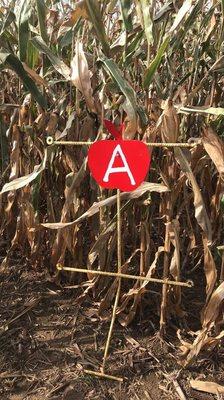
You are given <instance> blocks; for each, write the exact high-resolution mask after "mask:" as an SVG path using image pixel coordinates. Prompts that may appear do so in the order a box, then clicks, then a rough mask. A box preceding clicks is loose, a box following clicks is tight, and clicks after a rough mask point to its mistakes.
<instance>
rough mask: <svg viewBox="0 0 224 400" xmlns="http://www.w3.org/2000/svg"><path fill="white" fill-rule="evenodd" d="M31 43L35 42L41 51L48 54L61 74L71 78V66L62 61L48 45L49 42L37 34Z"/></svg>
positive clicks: (67, 78)
mask: <svg viewBox="0 0 224 400" xmlns="http://www.w3.org/2000/svg"><path fill="white" fill-rule="evenodd" d="M31 43H33V45H34V46H35V47H36V48H37V49H38V50H39V51H40V52H41V53H44V54H46V56H47V57H48V59H49V60H50V62H51V64H52V65H53V67H54V68H55V69H56V71H58V72H59V74H61V75H62V76H64V78H65V79H66V80H70V73H71V71H70V68H69V67H68V66H67V65H66V64H65V63H64V61H62V60H61V59H60V58H59V57H58V56H57V55H56V54H54V53H53V51H52V50H51V49H50V47H48V46H47V44H46V43H45V42H44V41H43V39H42V38H41V37H40V36H35V37H34V38H33V39H31Z"/></svg>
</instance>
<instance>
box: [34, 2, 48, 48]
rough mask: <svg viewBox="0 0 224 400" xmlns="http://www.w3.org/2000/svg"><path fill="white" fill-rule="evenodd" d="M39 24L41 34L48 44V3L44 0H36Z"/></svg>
mask: <svg viewBox="0 0 224 400" xmlns="http://www.w3.org/2000/svg"><path fill="white" fill-rule="evenodd" d="M36 6H37V15H38V24H39V29H40V36H41V37H42V39H43V40H44V42H45V43H46V44H48V34H47V23H46V4H45V2H44V0H36Z"/></svg>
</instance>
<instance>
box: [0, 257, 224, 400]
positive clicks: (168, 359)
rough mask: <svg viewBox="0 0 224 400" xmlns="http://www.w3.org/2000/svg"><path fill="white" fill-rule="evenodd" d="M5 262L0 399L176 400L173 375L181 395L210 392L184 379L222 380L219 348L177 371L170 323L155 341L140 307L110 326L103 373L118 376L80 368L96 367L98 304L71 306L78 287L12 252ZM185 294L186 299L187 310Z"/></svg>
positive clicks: (207, 399)
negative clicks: (126, 323) (128, 320)
mask: <svg viewBox="0 0 224 400" xmlns="http://www.w3.org/2000/svg"><path fill="white" fill-rule="evenodd" d="M10 264H11V266H9V267H7V269H5V270H0V281H1V286H0V299H1V302H0V317H1V319H0V366H1V367H0V399H2V400H44V399H51V400H84V399H86V400H88V399H91V400H103V399H106V400H123V399H125V400H127V399H130V400H132V399H133V400H139V399H141V400H143V399H146V400H147V399H149V400H163V399H167V400H171V399H172V400H176V399H179V398H180V397H179V396H178V394H177V391H176V389H175V386H174V381H175V379H176V380H177V382H178V384H179V385H180V387H181V389H182V390H183V393H184V394H185V397H186V399H189V400H190V399H199V400H211V399H214V398H216V399H217V397H216V396H212V395H209V394H206V393H200V392H198V391H195V390H193V389H191V388H190V385H189V380H190V379H192V378H193V379H195V378H199V379H202V380H203V379H204V380H211V381H213V382H218V383H222V382H224V368H223V355H224V351H223V349H222V348H219V349H218V350H216V351H213V353H212V354H206V355H203V357H202V356H201V357H200V358H198V360H197V361H196V362H195V363H194V364H193V365H192V366H191V367H190V368H188V369H186V370H181V369H180V366H179V365H178V363H177V361H176V359H177V351H176V348H177V344H178V342H177V339H176V335H175V330H174V328H173V329H171V332H168V334H167V337H166V340H164V341H161V340H160V339H159V337H158V333H157V332H158V315H157V316H156V315H153V314H148V315H147V312H145V311H144V312H142V313H141V314H142V315H141V319H140V318H139V319H138V320H137V319H136V320H135V321H134V322H133V323H132V325H131V326H130V327H128V328H124V327H122V326H120V325H119V324H118V323H117V324H116V327H115V332H114V335H113V340H112V344H111V349H110V357H109V359H108V369H107V372H108V373H111V374H114V375H117V376H122V377H123V378H124V383H123V384H121V383H117V382H114V381H110V380H102V379H96V378H93V377H91V376H90V375H86V374H84V373H83V369H84V368H88V369H94V368H95V369H97V368H99V367H100V363H101V360H102V354H103V346H104V344H105V339H106V335H107V332H108V327H109V323H108V322H107V321H103V320H100V319H99V317H98V315H97V307H98V304H97V303H93V301H92V300H91V298H90V297H86V298H85V300H84V302H83V303H82V305H81V306H80V305H78V304H77V297H78V296H80V294H81V293H82V290H83V289H80V287H79V288H72V289H71V288H65V287H62V286H59V285H57V284H56V283H54V282H53V280H52V278H51V277H50V276H49V275H46V273H43V272H40V271H34V270H33V268H32V267H31V266H28V263H27V262H26V260H25V259H24V260H23V259H21V257H19V256H18V258H17V259H16V258H15V257H14V259H12V260H11V263H10ZM64 286H65V285H64ZM194 295H195V292H194ZM199 300H200V298H199ZM192 301H193V299H192V300H189V299H188V301H187V302H186V303H187V304H188V308H189V309H190V307H191V302H192ZM194 301H195V299H194ZM189 316H190V317H189V318H190V319H189V321H187V323H188V324H189V325H190V326H191V327H192V324H193V322H192V321H193V313H192V314H190V313H189ZM172 325H173V327H175V321H174V322H173V324H171V326H172ZM189 325H188V326H189ZM220 398H221V397H219V399H220Z"/></svg>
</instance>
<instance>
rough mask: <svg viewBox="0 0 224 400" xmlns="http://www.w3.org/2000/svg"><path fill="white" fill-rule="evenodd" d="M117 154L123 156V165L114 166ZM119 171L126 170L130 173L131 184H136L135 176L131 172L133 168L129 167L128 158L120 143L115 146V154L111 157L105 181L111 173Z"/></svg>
mask: <svg viewBox="0 0 224 400" xmlns="http://www.w3.org/2000/svg"><path fill="white" fill-rule="evenodd" d="M116 155H120V157H121V159H122V161H123V164H124V166H123V167H113V164H114V159H115V157H116ZM119 172H126V174H128V176H129V179H130V181H131V184H132V185H135V180H134V177H133V175H132V173H131V170H130V168H129V165H128V163H127V160H126V158H125V155H124V153H123V151H122V148H121V146H120V144H118V145H117V146H116V147H115V149H114V151H113V154H112V157H111V159H110V162H109V164H108V167H107V170H106V173H105V175H104V178H103V181H104V182H108V181H109V175H110V174H115V173H119Z"/></svg>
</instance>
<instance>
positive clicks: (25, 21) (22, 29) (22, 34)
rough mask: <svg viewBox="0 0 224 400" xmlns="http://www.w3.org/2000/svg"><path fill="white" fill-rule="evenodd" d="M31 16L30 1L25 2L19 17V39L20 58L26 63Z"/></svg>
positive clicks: (24, 0)
mask: <svg viewBox="0 0 224 400" xmlns="http://www.w3.org/2000/svg"><path fill="white" fill-rule="evenodd" d="M30 15H31V2H30V0H23V1H22V3H21V6H20V9H19V16H18V22H17V24H18V39H19V58H20V60H21V61H26V54H27V44H28V40H29V33H30V32H29V18H30Z"/></svg>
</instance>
